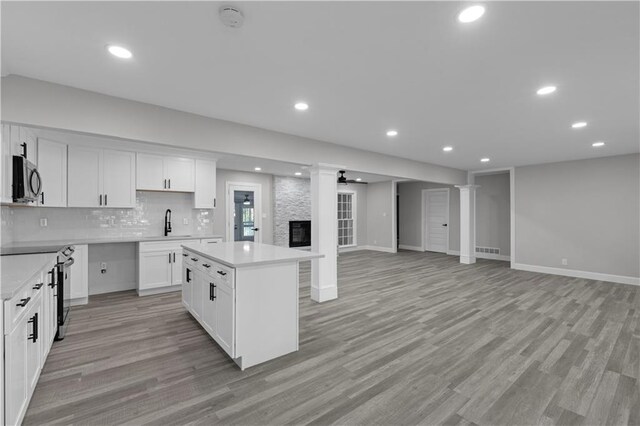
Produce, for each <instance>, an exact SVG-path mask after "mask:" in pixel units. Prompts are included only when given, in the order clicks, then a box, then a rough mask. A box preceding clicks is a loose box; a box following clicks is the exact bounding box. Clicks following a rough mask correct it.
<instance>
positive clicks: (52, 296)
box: [42, 274, 58, 367]
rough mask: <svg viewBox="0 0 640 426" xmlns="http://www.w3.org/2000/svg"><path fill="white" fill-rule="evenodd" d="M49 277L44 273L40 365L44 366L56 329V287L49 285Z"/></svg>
mask: <svg viewBox="0 0 640 426" xmlns="http://www.w3.org/2000/svg"><path fill="white" fill-rule="evenodd" d="M50 278H51V275H50V274H46V280H45V282H44V287H43V289H44V294H43V295H44V299H43V302H44V303H43V304H44V323H43V325H42V326H43V329H44V336H43V337H44V338H43V340H42V349H43V356H42V366H43V367H44V362H45V360H46V357H47V355H48V354H49V350H50V349H51V345H52V344H53V340H54V338H55V337H56V331H57V330H58V316H57V313H58V305H57V300H58V299H57V296H56V293H57V291H58V289H57V288H56V287H55V286H54V287H51V286H50V285H49V279H50Z"/></svg>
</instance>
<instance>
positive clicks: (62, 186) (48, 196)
mask: <svg viewBox="0 0 640 426" xmlns="http://www.w3.org/2000/svg"><path fill="white" fill-rule="evenodd" d="M38 171H39V172H40V176H41V177H42V193H41V194H40V199H39V200H38V205H40V206H46V207H67V145H66V144H63V143H59V142H53V141H49V140H46V139H38Z"/></svg>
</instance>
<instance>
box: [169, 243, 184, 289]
mask: <svg viewBox="0 0 640 426" xmlns="http://www.w3.org/2000/svg"><path fill="white" fill-rule="evenodd" d="M172 256H173V263H172V264H171V284H172V285H182V284H183V282H184V281H183V277H182V275H183V274H182V259H183V258H184V257H183V256H182V249H177V250H173V255H172Z"/></svg>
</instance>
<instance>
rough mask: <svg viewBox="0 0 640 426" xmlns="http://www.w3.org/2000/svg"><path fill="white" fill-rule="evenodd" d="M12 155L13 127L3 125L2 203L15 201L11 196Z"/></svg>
mask: <svg viewBox="0 0 640 426" xmlns="http://www.w3.org/2000/svg"><path fill="white" fill-rule="evenodd" d="M12 155H13V154H12V153H11V126H9V125H8V124H3V125H2V140H1V141H0V157H1V158H2V162H0V181H1V182H2V188H0V191H1V193H0V202H2V203H11V202H12V201H13V198H12V194H11V180H12V179H13V175H12V171H13V163H12V161H13V159H12Z"/></svg>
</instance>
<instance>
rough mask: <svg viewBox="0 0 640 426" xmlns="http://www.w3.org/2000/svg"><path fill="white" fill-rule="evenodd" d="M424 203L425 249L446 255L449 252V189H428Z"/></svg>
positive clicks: (423, 195) (423, 197) (424, 195)
mask: <svg viewBox="0 0 640 426" xmlns="http://www.w3.org/2000/svg"><path fill="white" fill-rule="evenodd" d="M422 202H423V203H424V206H423V211H424V236H423V238H424V242H425V244H424V249H425V250H427V251H436V252H441V253H446V252H447V251H448V250H449V189H447V188H443V189H426V190H424V191H423V192H422Z"/></svg>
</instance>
